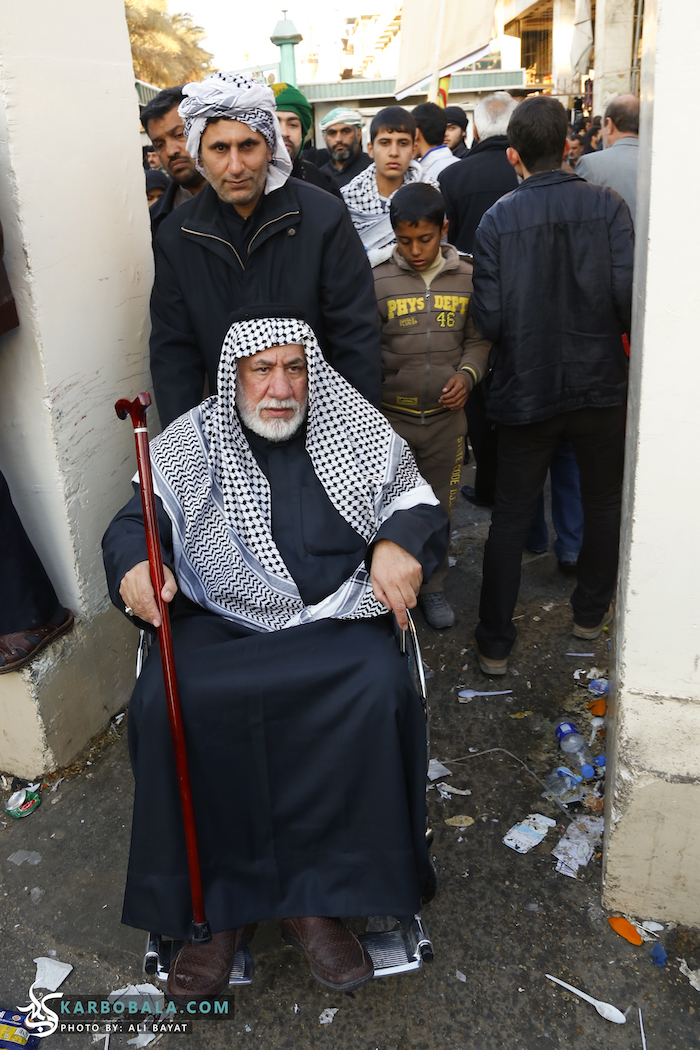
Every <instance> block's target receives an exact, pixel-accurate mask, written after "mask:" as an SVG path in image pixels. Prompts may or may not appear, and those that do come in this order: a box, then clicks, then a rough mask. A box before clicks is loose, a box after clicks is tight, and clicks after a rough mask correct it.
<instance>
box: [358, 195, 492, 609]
mask: <svg viewBox="0 0 700 1050" xmlns="http://www.w3.org/2000/svg"><path fill="white" fill-rule="evenodd" d="M389 216H390V221H391V224H392V228H393V230H394V231H395V236H396V239H397V244H396V246H395V247H394V249H393V253H392V257H391V259H389V260H388V261H386V262H384V263H381V264H380V265H378V266H377V267H376V268H375V269H374V289H375V292H376V295H377V304H378V307H379V318H380V324H381V329H382V372H383V384H382V411H383V413H384V415H385V416H386V418H387V419H388V420H389V422H390V423H391V425H392V426H393V428H394V430H395V431H396V432H397V433H398V434H400V435H401V437H402V438H404V439H405V440H406V441H407V442H408V444H409V446H410V448H411V451H412V452H413V455H414V456H415V458H416V463H417V464H418V469H419V470H420V472H421V474H422V475H423V477H424V478H425V480H426V481H427V482H428V484H429V485H432V487H433V489H434V491H435V495H436V496H437V497H438V499H439V500H440V503H441V504H442V506H443V508H444V510H445V511H447V513H448V514H451V512H452V508H453V507H454V503H455V500H456V498H457V490H458V488H459V480H460V470H461V466H462V461H463V459H464V438H465V436H466V432H467V424H466V418H465V415H464V412H463V411H462V409H463V407H464V403H465V402H466V400H467V397H468V396H469V393H470V391H471V390H472V388H473V387H474V385H475V384H476V383H478V382H479V381H480V380H481V379H482V377H483V375H484V373H485V371H486V367H487V362H488V355H489V349H490V347H491V344H490V343H489V342H488V340H486V339H484V338H482V336H481V335H480V334H479V332H477V330H476V328H475V326H474V322H473V320H472V307H471V296H472V267H471V263H469V262H467V261H466V259H464V258H462V257H461V256H460V255H459V252H458V251H457V249H456V248H453V247H452V245H450V244H443V243H441V242H442V241H443V240H444V238H445V235H446V234H447V228H448V223H447V222H446V221H445V204H444V201H443V199H442V194H441V193H440V192H439V190H437V189H435V187H434V186H430V185H425V184H424V183H414V184H412V185H410V186H403V187H402V188H401V189H399V190H398V191H397V192H396V193H395V195H394V196H393V197H392V201H391V205H390V209H389ZM448 564H449V563H448V559H447V556H445V560H444V562H443V564H442V565H441V566H440V568H439V569H438V570H437V571H436V572H435V573H434V575H433V576H432V578H431V579H430V581H429V583H427V584H425V585H424V586H423V587H421V591H420V595H419V602H420V606H421V609H422V610H423V614H424V616H425V618H426V620H427V621H428V623H429V624H430V625H431V627H437V628H442V627H451V626H452V624H453V623H454V611H453V610H452V608H451V606H450V605H449V604H448V602H447V600H446V599H445V596H444V594H443V586H444V582H445V577H446V575H447V569H448Z"/></svg>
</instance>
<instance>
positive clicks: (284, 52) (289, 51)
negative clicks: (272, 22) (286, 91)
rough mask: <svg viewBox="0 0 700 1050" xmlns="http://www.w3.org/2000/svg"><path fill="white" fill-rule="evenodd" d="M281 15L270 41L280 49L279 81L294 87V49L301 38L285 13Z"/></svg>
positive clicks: (295, 75) (295, 76) (295, 84)
mask: <svg viewBox="0 0 700 1050" xmlns="http://www.w3.org/2000/svg"><path fill="white" fill-rule="evenodd" d="M282 15H283V17H282V18H281V20H280V21H279V22H278V23H277V25H276V26H275V31H274V33H273V34H272V36H271V37H270V40H271V41H272V43H273V44H277V46H278V48H279V49H280V81H281V82H282V83H284V84H292V85H293V86H294V87H296V86H297V67H296V62H295V60H294V48H295V47H296V46H297V44H298V43H299V41H300V40H302V39H303V38H302V35H301V33H299V32H298V31H297V28H296V26H295V25H294V23H293V22H292V21H291V20H290V19H289V18H287V12H286V11H282Z"/></svg>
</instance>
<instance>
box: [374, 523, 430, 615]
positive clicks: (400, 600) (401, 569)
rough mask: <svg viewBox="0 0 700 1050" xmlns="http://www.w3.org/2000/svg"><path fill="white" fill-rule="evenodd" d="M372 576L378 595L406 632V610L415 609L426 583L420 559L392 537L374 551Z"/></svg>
mask: <svg viewBox="0 0 700 1050" xmlns="http://www.w3.org/2000/svg"><path fill="white" fill-rule="evenodd" d="M370 579H371V580H372V587H373V588H374V597H375V598H376V599H377V601H378V602H381V603H382V605H385V606H386V608H387V609H389V610H390V611H391V612H393V613H394V615H395V616H396V621H397V623H398V625H399V627H400V628H401V630H402V631H405V630H406V628H407V627H408V617H407V616H406V609H414V608H415V606H416V602H417V601H418V591H419V590H420V585H421V583H422V582H423V570H422V569H421V567H420V562H419V561H416V559H415V558H414V557H413V555H412V554H409V553H408V551H405V550H404V549H403V547H399V545H398V544H397V543H392V541H391V540H379V541H378V542H377V543H376V545H375V547H374V551H373V553H372V567H371V569H370Z"/></svg>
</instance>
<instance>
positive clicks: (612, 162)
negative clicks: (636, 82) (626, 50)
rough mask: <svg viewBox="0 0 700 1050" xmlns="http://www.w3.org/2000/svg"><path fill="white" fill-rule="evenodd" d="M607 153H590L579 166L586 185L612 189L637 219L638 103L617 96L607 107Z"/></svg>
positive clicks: (604, 139)
mask: <svg viewBox="0 0 700 1050" xmlns="http://www.w3.org/2000/svg"><path fill="white" fill-rule="evenodd" d="M603 142H604V143H605V149H604V150H601V151H599V152H597V153H588V154H586V156H585V157H581V159H580V161H579V162H578V164H577V165H576V174H577V175H580V176H581V178H583V179H585V180H586V182H595V183H597V184H598V185H599V186H610V187H612V189H614V190H617V192H618V193H619V194H620V196H621V197H622V198H623V199H624V200H625V201H626V202H627V205H628V207H629V210H630V211H631V213H632V220H633V221H634V219H635V212H636V209H637V167H638V165H639V99H638V98H637V96H636V95H618V96H617V98H614V99H612V100H611V101H610V102H609V103H608V108H607V109H606V110H605V118H604V120H603Z"/></svg>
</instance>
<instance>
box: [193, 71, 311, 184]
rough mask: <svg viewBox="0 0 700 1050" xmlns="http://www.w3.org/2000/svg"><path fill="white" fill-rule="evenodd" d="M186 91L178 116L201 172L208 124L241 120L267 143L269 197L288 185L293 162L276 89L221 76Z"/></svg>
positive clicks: (241, 76) (229, 75)
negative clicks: (221, 119) (279, 117)
mask: <svg viewBox="0 0 700 1050" xmlns="http://www.w3.org/2000/svg"><path fill="white" fill-rule="evenodd" d="M182 91H183V94H184V96H185V97H184V98H183V100H182V102H181V103H180V105H179V107H178V113H179V114H180V116H181V117H182V119H183V121H184V124H185V134H186V135H187V152H188V153H189V155H190V156H191V157H192V158H193V160H194V162H195V164H196V166H197V171H199V172H200V173H201V174H202V175H203V174H204V172H203V171H202V168H201V167H200V164H199V146H200V142H201V140H202V134H203V133H204V129H205V127H206V126H207V122H208V121H209V120H211V119H212V118H214V117H225V118H227V119H228V120H240V121H241V123H242V124H247V125H248V127H249V128H252V129H253V131H259V132H260V134H261V135H262V136H263V137H264V139H265V141H266V142H267V144H268V146H269V148H270V152H271V153H272V160H271V162H270V164H269V166H268V169H267V181H266V183H265V193H270V192H271V191H272V190H276V189H279V187H280V186H283V185H284V183H285V182H286V181H287V179H288V178H289V176H290V174H291V171H292V162H291V161H290V159H289V153H288V151H287V147H286V146H285V144H284V140H283V139H282V131H281V129H280V126H279V121H278V120H277V116H276V113H275V105H276V103H275V95H274V92H273V91H272V88H269V87H268V86H267V85H266V84H260V83H259V82H258V81H257V80H253V78H252V77H249V76H246V75H245V74H244V73H223V72H218V73H213V74H212V75H211V76H210V77H206V78H205V79H204V80H202V81H200V82H197V81H195V82H193V83H191V84H185V86H184V87H183V89H182Z"/></svg>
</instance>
